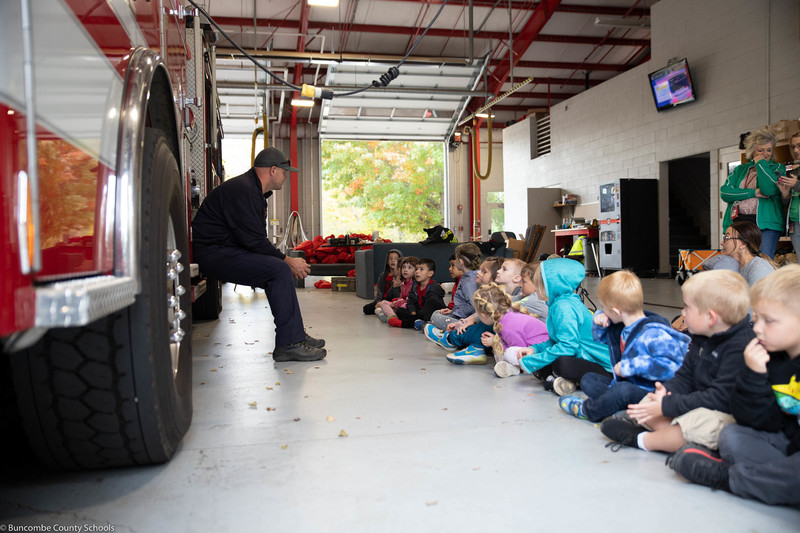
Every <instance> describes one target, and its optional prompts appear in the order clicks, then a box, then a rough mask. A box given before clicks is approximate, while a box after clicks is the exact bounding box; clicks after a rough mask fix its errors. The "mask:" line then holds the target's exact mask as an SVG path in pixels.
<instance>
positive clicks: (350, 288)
mask: <svg viewBox="0 0 800 533" xmlns="http://www.w3.org/2000/svg"><path fill="white" fill-rule="evenodd" d="M331 290H332V291H338V292H356V278H351V277H347V276H333V277H331Z"/></svg>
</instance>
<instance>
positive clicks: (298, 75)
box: [289, 0, 311, 212]
mask: <svg viewBox="0 0 800 533" xmlns="http://www.w3.org/2000/svg"><path fill="white" fill-rule="evenodd" d="M310 12H311V7H310V6H309V5H308V2H307V1H306V0H302V7H301V8H300V25H299V30H300V36H299V37H298V38H297V51H298V52H304V51H305V49H306V32H308V14H309V13H310ZM303 66H304V65H303V64H302V63H298V64H296V65H295V66H294V84H295V85H300V84H301V83H302V80H303ZM292 95H293V97H294V98H297V97H298V96H299V95H298V94H297V91H295V92H293V93H292ZM289 159H291V160H292V166H293V167H297V165H298V163H299V160H298V155H297V108H296V107H295V106H292V125H291V128H290V131H289ZM289 179H290V183H291V189H292V192H291V208H292V211H293V212H294V211H298V210H299V209H300V195H299V191H298V190H297V189H298V186H299V180H298V177H297V172H291V173H290V176H289ZM298 212H299V211H298Z"/></svg>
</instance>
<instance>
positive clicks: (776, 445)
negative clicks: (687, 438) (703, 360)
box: [668, 265, 800, 506]
mask: <svg viewBox="0 0 800 533" xmlns="http://www.w3.org/2000/svg"><path fill="white" fill-rule="evenodd" d="M751 303H752V306H753V311H754V317H755V324H754V325H753V330H754V331H755V335H756V338H755V339H752V340H751V341H750V343H749V344H748V345H747V347H746V348H745V350H744V361H745V365H746V368H745V369H744V370H743V371H742V372H741V373H740V374H739V376H738V377H737V379H736V386H735V388H734V391H733V394H732V395H731V402H730V405H731V414H733V416H734V418H735V419H736V424H731V425H729V426H725V427H724V428H723V429H722V432H721V433H720V436H719V452H720V455H721V456H722V458H721V459H720V458H718V457H717V456H716V455H714V454H712V453H709V451H708V450H706V449H704V448H703V447H701V446H695V445H694V444H688V445H686V446H685V447H683V448H682V449H681V450H679V451H677V452H676V453H674V454H673V455H672V456H671V457H670V458H669V461H668V464H669V466H670V468H672V469H673V470H675V471H676V472H678V473H679V474H681V475H682V476H683V477H685V478H686V479H688V480H689V481H692V482H694V483H699V484H701V485H707V486H710V487H712V488H722V489H725V490H728V491H730V492H732V493H734V494H736V495H739V496H741V497H743V498H753V499H756V500H761V501H762V502H765V503H769V504H784V505H794V506H797V505H800V475H798V473H800V383H798V377H800V357H798V356H800V266H797V265H789V266H785V267H783V268H781V269H779V270H776V271H775V272H773V273H772V274H769V275H768V276H766V277H764V278H762V279H761V280H759V281H758V282H757V283H755V285H753V288H752V291H751Z"/></svg>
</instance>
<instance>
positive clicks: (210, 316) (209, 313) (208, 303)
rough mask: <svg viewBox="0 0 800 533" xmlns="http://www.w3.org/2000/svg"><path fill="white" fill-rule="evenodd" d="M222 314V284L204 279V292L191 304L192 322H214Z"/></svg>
mask: <svg viewBox="0 0 800 533" xmlns="http://www.w3.org/2000/svg"><path fill="white" fill-rule="evenodd" d="M221 312H222V283H221V282H220V281H219V280H216V279H214V278H208V277H207V278H206V292H204V293H203V294H202V296H200V298H198V299H197V300H195V301H194V303H192V318H194V320H216V319H218V318H219V314H220V313H221Z"/></svg>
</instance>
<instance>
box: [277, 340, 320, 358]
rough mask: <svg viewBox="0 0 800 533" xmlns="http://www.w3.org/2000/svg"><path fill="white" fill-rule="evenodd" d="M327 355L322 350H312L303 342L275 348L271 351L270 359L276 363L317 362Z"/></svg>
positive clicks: (312, 348)
mask: <svg viewBox="0 0 800 533" xmlns="http://www.w3.org/2000/svg"><path fill="white" fill-rule="evenodd" d="M327 354H328V352H327V351H325V349H324V348H314V347H313V346H311V345H309V344H307V343H306V342H305V341H304V342H296V343H294V344H284V345H283V346H276V347H275V349H274V350H272V359H273V360H274V361H277V362H284V361H319V360H320V359H323V358H324V357H325V356H326V355H327Z"/></svg>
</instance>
